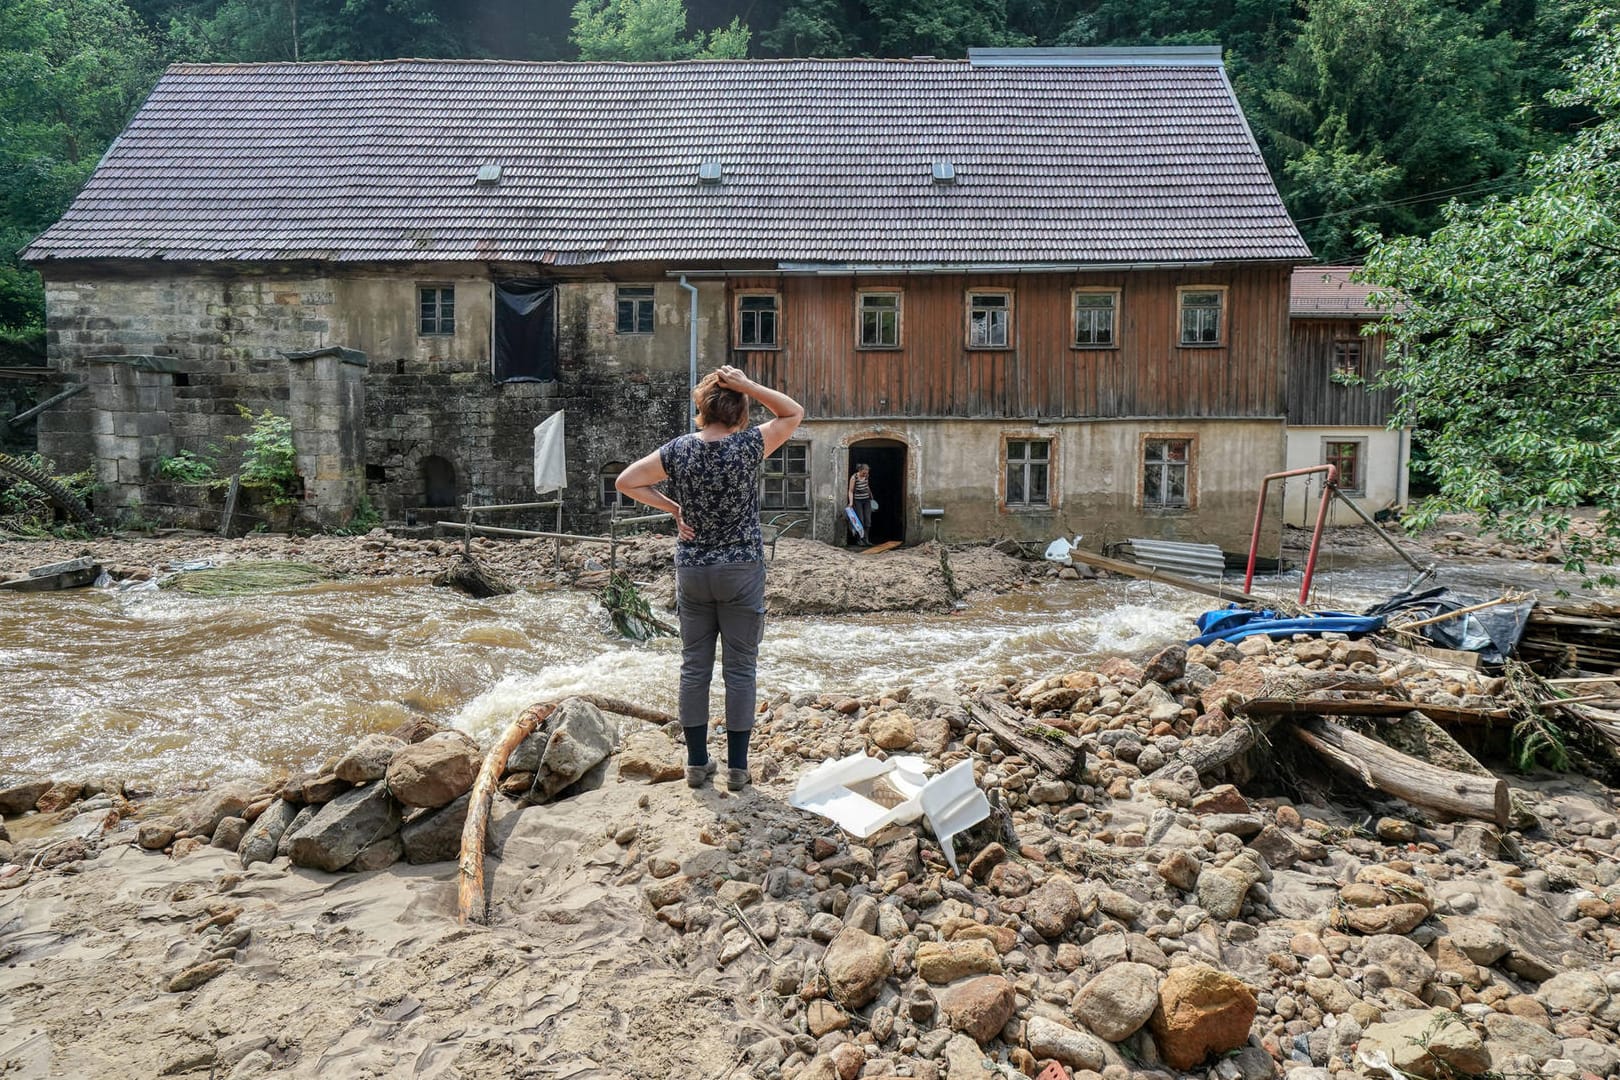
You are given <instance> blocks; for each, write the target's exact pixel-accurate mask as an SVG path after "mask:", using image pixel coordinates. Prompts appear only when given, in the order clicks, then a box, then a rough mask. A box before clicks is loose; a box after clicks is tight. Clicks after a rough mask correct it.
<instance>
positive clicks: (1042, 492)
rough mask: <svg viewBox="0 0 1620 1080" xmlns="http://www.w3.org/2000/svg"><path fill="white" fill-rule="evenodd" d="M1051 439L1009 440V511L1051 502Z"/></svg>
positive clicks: (1007, 503)
mask: <svg viewBox="0 0 1620 1080" xmlns="http://www.w3.org/2000/svg"><path fill="white" fill-rule="evenodd" d="M1051 480H1052V440H1051V439H1008V440H1007V491H1006V500H1005V502H1006V505H1007V508H1008V509H1010V510H1029V509H1033V508H1037V507H1039V508H1042V509H1044V508H1046V507H1049V506H1051V505H1052V497H1051V493H1050V491H1049V488H1050V486H1051Z"/></svg>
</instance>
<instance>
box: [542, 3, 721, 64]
mask: <svg viewBox="0 0 1620 1080" xmlns="http://www.w3.org/2000/svg"><path fill="white" fill-rule="evenodd" d="M749 36H750V34H749V30H748V27H746V26H744V25H743V24H742V20H741V19H732V20H731V22H730V24H729V25H727V26H723V27H721V28H720V29H718V30H714V31H711V32H710V33H708V34H705V33H703V31H701V30H698V31H695V32H693V33H691V34H688V33H687V32H686V5H685V4H683V3H682V0H579V3H577V4H575V5H574V32H573V34H572V40H573V42H574V44H575V45H577V46H578V47H579V58H580V59H581V60H692V59H703V60H740V59H742V58H743V57H746V56H747V55H748V39H749Z"/></svg>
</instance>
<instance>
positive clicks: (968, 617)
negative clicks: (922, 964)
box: [0, 562, 1551, 788]
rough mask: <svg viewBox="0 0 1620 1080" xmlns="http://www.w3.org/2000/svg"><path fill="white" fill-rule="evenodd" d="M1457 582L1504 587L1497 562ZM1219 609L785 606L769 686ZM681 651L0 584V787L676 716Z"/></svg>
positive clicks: (395, 584) (1336, 597)
mask: <svg viewBox="0 0 1620 1080" xmlns="http://www.w3.org/2000/svg"><path fill="white" fill-rule="evenodd" d="M1519 565H1520V566H1521V567H1522V571H1521V573H1520V575H1519V576H1520V577H1521V579H1522V580H1524V581H1525V582H1526V583H1536V582H1539V583H1540V584H1541V585H1542V586H1543V587H1547V586H1548V585H1549V584H1550V582H1551V577H1550V575H1548V573H1547V572H1546V571H1545V570H1544V569H1543V568H1540V567H1533V566H1530V565H1529V564H1519ZM1409 577H1410V573H1409V571H1407V570H1406V568H1405V567H1401V566H1390V565H1384V564H1379V563H1376V562H1375V563H1371V564H1366V565H1363V566H1360V567H1335V568H1330V569H1329V570H1327V572H1326V573H1324V574H1322V575H1320V589H1319V595H1320V597H1321V598H1322V600H1323V601H1324V602H1326V603H1328V604H1334V605H1338V606H1341V607H1343V608H1344V609H1345V610H1356V609H1357V607H1358V606H1359V605H1361V604H1363V603H1365V602H1366V601H1368V600H1371V599H1374V598H1378V597H1382V596H1384V595H1387V594H1388V593H1390V592H1391V591H1393V590H1395V589H1397V588H1399V587H1400V586H1401V585H1403V584H1404V583H1405V582H1406V580H1407V579H1408V578H1409ZM1447 580H1448V582H1449V583H1452V584H1455V585H1458V586H1459V587H1469V588H1473V589H1474V590H1475V591H1477V592H1478V593H1479V594H1480V595H1483V596H1487V597H1488V596H1493V595H1496V592H1497V590H1499V588H1500V587H1501V582H1502V574H1501V570H1500V564H1496V565H1495V566H1492V567H1481V568H1478V569H1477V570H1476V571H1475V572H1473V573H1469V572H1466V571H1465V569H1463V568H1454V572H1448V577H1447ZM1294 581H1295V582H1297V577H1296V578H1295V579H1294ZM1292 588H1294V589H1297V584H1294V585H1292ZM1268 590H1269V591H1268ZM1257 591H1258V592H1260V593H1261V594H1262V595H1271V594H1273V593H1278V594H1282V593H1287V592H1289V591H1290V584H1289V583H1288V582H1286V581H1285V582H1282V583H1280V584H1275V585H1273V584H1265V585H1262V586H1260V587H1258V588H1257ZM1212 606H1217V605H1215V603H1214V602H1213V601H1210V600H1207V599H1206V598H1203V597H1200V596H1197V595H1194V594H1191V593H1184V592H1179V591H1177V590H1175V589H1172V588H1170V587H1168V586H1165V585H1159V584H1152V583H1147V582H1138V581H1125V580H1110V581H1105V582H1053V583H1051V584H1049V585H1042V586H1037V587H1032V588H1028V589H1024V590H1020V591H1018V592H1015V593H1011V594H1008V595H1004V596H1000V597H994V598H990V599H986V600H981V601H977V602H974V603H972V604H970V605H969V606H968V607H967V608H966V609H965V610H963V611H961V612H959V613H957V614H954V615H938V614H926V615H923V614H896V615H883V616H870V615H867V616H860V617H858V618H845V619H838V618H779V619H773V620H772V622H771V625H770V627H769V629H768V631H767V636H766V643H765V647H764V649H763V651H762V656H761V669H760V679H759V684H760V692H761V694H762V695H764V696H767V697H768V696H771V695H775V694H777V693H781V692H787V693H798V692H806V691H814V692H820V691H826V690H851V691H871V690H879V689H882V688H885V687H891V686H898V685H904V684H921V683H927V682H932V681H937V680H943V679H956V678H969V679H978V678H983V677H987V676H993V675H999V674H1009V673H1010V674H1027V673H1041V674H1045V673H1049V672H1052V671H1062V670H1073V669H1075V668H1083V667H1085V666H1086V665H1087V664H1089V663H1092V662H1094V661H1096V660H1099V659H1101V658H1102V657H1105V656H1108V655H1113V654H1127V655H1140V654H1146V653H1149V652H1151V651H1152V650H1154V649H1157V648H1159V647H1161V646H1163V645H1165V644H1168V643H1169V642H1172V641H1176V640H1180V639H1183V638H1186V637H1188V636H1190V635H1191V634H1192V632H1193V624H1192V619H1193V617H1194V616H1196V615H1197V614H1198V613H1199V612H1201V611H1204V610H1206V609H1207V608H1209V607H1212ZM678 660H679V646H678V644H677V643H676V642H675V641H673V640H670V639H664V640H660V641H656V642H652V643H648V644H631V643H626V642H622V641H619V640H616V639H614V638H613V637H611V636H610V635H609V633H608V628H607V622H606V619H605V618H604V616H603V615H602V613H601V609H600V607H599V605H598V604H597V603H596V601H595V599H594V598H593V597H592V596H590V595H587V594H584V593H572V592H566V591H558V592H551V593H544V594H527V593H525V594H518V595H513V596H507V597H502V598H498V599H495V600H490V601H475V600H470V599H467V598H465V597H463V596H460V595H459V594H455V593H451V592H450V591H448V590H444V589H435V588H432V587H429V586H427V585H426V584H425V583H422V582H420V581H414V580H388V581H381V582H379V581H375V580H371V581H363V582H348V583H338V584H330V585H323V586H318V587H312V588H307V589H300V590H294V591H287V592H279V593H275V594H270V595H262V596H258V597H253V598H248V599H242V598H233V599H198V598H195V597H190V596H186V595H181V594H177V593H173V592H168V591H158V590H157V589H155V588H151V587H137V588H125V589H115V588H100V589H82V590H78V591H76V592H71V593H59V594H35V595H0V781H4V780H6V779H7V778H12V777H16V776H19V775H48V774H58V775H60V774H72V775H83V776H92V775H94V776H117V777H122V778H126V779H134V780H139V781H142V782H144V783H146V784H149V785H151V786H154V787H157V788H166V787H170V786H175V785H181V784H189V783H194V782H197V781H202V780H207V779H212V778H218V777H224V776H247V777H256V778H257V777H265V776H268V775H269V774H271V773H274V772H276V771H278V770H287V769H295V768H306V767H312V766H315V765H318V764H319V763H320V762H321V761H322V760H323V759H325V758H326V757H327V756H329V755H330V754H332V753H333V752H334V751H336V750H337V749H339V748H341V747H344V746H346V745H347V744H348V743H349V742H350V741H352V739H353V737H354V736H356V735H359V734H362V733H364V732H368V731H377V730H386V729H389V728H391V727H393V726H394V725H396V724H398V723H400V722H401V721H404V720H406V719H408V718H411V717H415V716H423V715H425V716H429V717H432V718H434V719H436V720H440V721H444V722H448V723H452V724H455V725H457V726H459V727H462V728H464V729H467V730H469V731H472V732H475V733H477V734H480V735H482V734H486V733H488V732H490V731H492V730H494V729H496V728H498V727H499V726H501V725H503V724H504V723H505V722H506V721H507V720H508V719H509V718H510V717H512V716H513V715H515V713H516V712H517V711H518V710H520V709H521V708H523V707H524V706H525V705H528V704H530V703H531V702H534V701H536V700H543V699H545V698H548V697H555V696H557V695H560V694H566V693H568V692H570V691H586V690H590V691H595V692H598V693H606V694H611V695H614V696H618V697H624V698H629V699H631V700H636V701H641V702H644V703H646V704H649V705H654V706H657V707H661V708H665V709H671V710H672V709H673V708H674V687H675V674H676V669H677V666H678ZM716 689H717V691H718V689H719V681H718V679H717V680H716ZM716 704H717V705H718V700H717V701H716Z"/></svg>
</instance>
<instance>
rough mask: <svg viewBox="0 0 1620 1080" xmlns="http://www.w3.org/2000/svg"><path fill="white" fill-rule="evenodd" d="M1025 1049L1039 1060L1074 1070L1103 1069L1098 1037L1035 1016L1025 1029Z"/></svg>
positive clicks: (1100, 1044)
mask: <svg viewBox="0 0 1620 1080" xmlns="http://www.w3.org/2000/svg"><path fill="white" fill-rule="evenodd" d="M1024 1045H1025V1046H1027V1047H1029V1052H1030V1053H1032V1054H1034V1055H1035V1056H1036V1057H1037V1058H1051V1059H1053V1060H1054V1061H1059V1062H1062V1063H1063V1064H1064V1065H1067V1066H1069V1067H1070V1068H1072V1069H1092V1070H1100V1069H1101V1068H1102V1067H1103V1044H1102V1043H1100V1042H1098V1041H1097V1037H1096V1036H1095V1035H1088V1034H1087V1033H1086V1032H1084V1031H1076V1030H1075V1029H1074V1028H1072V1027H1069V1026H1068V1025H1067V1024H1060V1023H1058V1022H1057V1021H1056V1020H1048V1019H1047V1018H1046V1017H1044V1016H1032V1017H1030V1018H1029V1022H1028V1023H1027V1024H1025V1025H1024Z"/></svg>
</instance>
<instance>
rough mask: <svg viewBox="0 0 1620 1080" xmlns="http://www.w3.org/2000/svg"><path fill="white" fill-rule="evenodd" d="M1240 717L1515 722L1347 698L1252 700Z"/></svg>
mask: <svg viewBox="0 0 1620 1080" xmlns="http://www.w3.org/2000/svg"><path fill="white" fill-rule="evenodd" d="M1237 712H1238V714H1239V715H1240V716H1405V715H1406V714H1407V713H1411V712H1416V713H1422V714H1423V715H1424V716H1427V717H1428V718H1429V719H1430V720H1435V721H1438V722H1440V723H1452V724H1492V723H1501V722H1503V721H1507V720H1510V719H1512V714H1511V713H1510V712H1509V711H1508V710H1507V709H1464V708H1461V707H1459V706H1456V705H1431V704H1429V703H1428V702H1422V701H1389V700H1385V699H1378V698H1374V699H1371V700H1369V699H1366V698H1360V699H1356V698H1345V699H1343V700H1329V699H1323V698H1288V699H1284V698H1251V699H1249V700H1248V701H1245V702H1244V703H1243V704H1242V705H1239V706H1238V707H1237Z"/></svg>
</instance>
